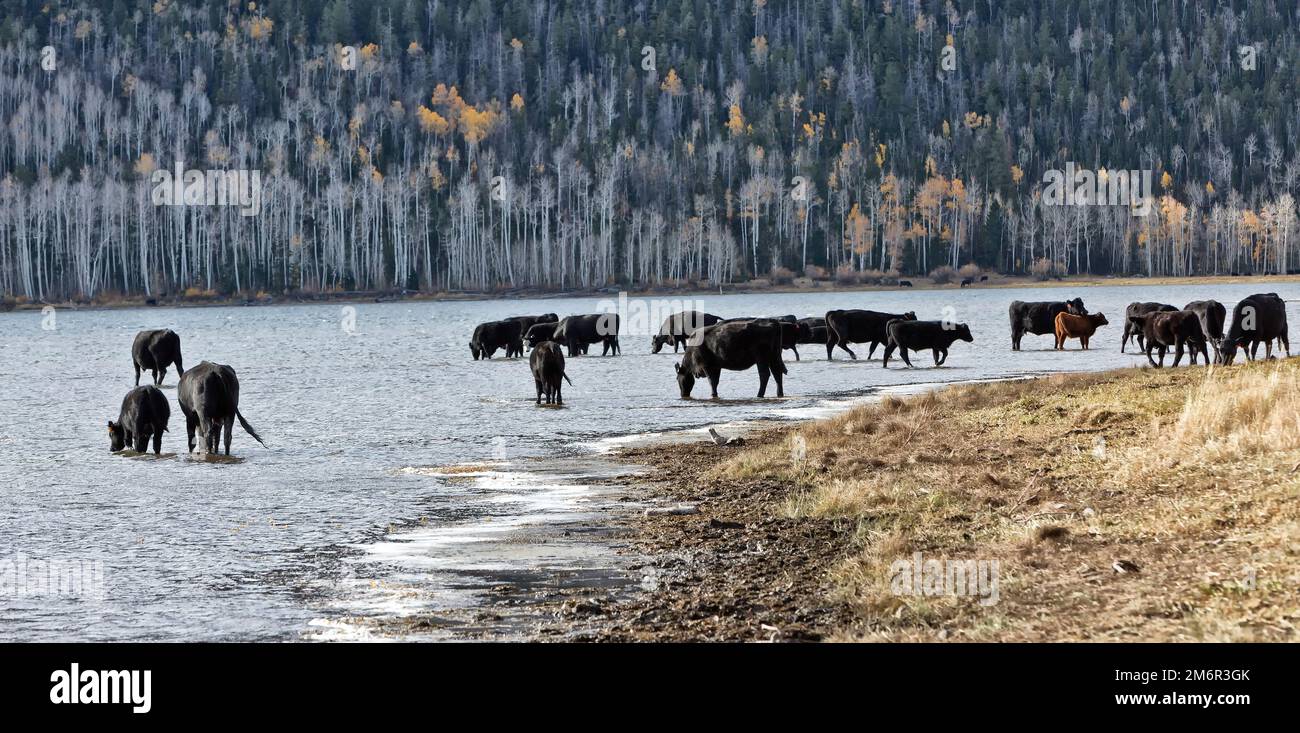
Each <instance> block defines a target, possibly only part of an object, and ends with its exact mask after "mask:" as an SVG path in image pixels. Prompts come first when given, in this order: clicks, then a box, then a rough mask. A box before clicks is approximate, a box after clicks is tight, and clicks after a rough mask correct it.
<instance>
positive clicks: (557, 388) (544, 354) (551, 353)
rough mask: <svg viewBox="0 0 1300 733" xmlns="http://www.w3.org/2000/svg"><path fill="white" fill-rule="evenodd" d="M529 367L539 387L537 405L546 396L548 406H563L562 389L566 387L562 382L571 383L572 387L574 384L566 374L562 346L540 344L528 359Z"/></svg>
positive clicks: (552, 342)
mask: <svg viewBox="0 0 1300 733" xmlns="http://www.w3.org/2000/svg"><path fill="white" fill-rule="evenodd" d="M528 366H529V368H531V369H532V371H533V382H534V383H535V384H536V385H537V404H539V405H540V404H542V395H543V394H544V395H546V404H548V405H552V404H554V405H563V404H564V396H563V395H562V394H561V388H562V387H563V386H564V385H563V383H562V381H561V380H563V381H564V382H569V386H570V387H572V386H573V382H572V381H570V380H569V375H568V374H565V373H564V354H563V353H561V351H560V345H559V344H557V343H555V342H554V341H543V342H541V343H539V344H538V345H537V346H536V347H535V348H534V349H533V353H532V356H529V357H528Z"/></svg>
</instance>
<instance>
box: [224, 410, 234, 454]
mask: <svg viewBox="0 0 1300 733" xmlns="http://www.w3.org/2000/svg"><path fill="white" fill-rule="evenodd" d="M223 427H224V428H225V430H224V432H225V437H226V455H230V437H231V435H232V434H233V433H234V432H235V417H234V415H231V416H230V417H228V418H226V424H225V425H224V426H223Z"/></svg>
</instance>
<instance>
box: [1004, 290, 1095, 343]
mask: <svg viewBox="0 0 1300 733" xmlns="http://www.w3.org/2000/svg"><path fill="white" fill-rule="evenodd" d="M1062 311H1068V312H1070V313H1073V314H1074V315H1076V316H1086V315H1088V309H1087V308H1084V307H1083V299H1081V298H1075V299H1074V300H1065V301H1038V302H1033V303H1026V302H1024V301H1021V300H1013V301H1011V308H1010V314H1011V350H1012V351H1020V339H1022V338H1024V336H1025V334H1026V333H1032V334H1034V335H1035V336H1044V335H1047V334H1052V335H1053V336H1055V335H1056V314H1057V313H1060V312H1062Z"/></svg>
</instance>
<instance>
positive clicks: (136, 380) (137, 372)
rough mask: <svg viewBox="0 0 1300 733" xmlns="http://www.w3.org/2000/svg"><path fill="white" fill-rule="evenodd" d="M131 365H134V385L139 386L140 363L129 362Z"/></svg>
mask: <svg viewBox="0 0 1300 733" xmlns="http://www.w3.org/2000/svg"><path fill="white" fill-rule="evenodd" d="M131 366H133V367H135V386H137V387H139V386H140V365H139V364H138V363H136V362H131Z"/></svg>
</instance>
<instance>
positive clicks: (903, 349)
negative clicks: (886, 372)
mask: <svg viewBox="0 0 1300 733" xmlns="http://www.w3.org/2000/svg"><path fill="white" fill-rule="evenodd" d="M898 355H899V356H901V357H903V363H904V364H906V365H908V366H909V367H910V366H912V360H911V359H910V358H908V356H907V346H905V345H903V344H899V345H898Z"/></svg>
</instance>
